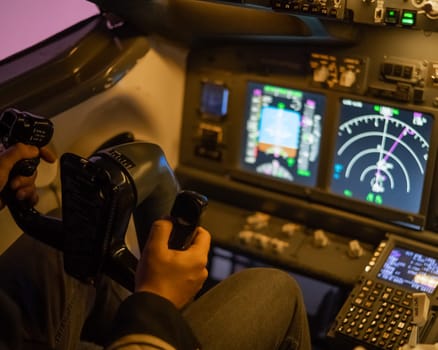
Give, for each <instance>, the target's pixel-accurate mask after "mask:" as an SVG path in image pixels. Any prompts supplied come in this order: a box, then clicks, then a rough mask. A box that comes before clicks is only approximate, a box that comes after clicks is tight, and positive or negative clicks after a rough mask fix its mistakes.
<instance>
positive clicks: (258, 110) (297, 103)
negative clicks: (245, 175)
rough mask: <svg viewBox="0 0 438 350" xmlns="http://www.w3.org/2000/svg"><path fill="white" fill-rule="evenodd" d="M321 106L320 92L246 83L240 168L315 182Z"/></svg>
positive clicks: (287, 179) (323, 106)
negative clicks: (244, 122)
mask: <svg viewBox="0 0 438 350" xmlns="http://www.w3.org/2000/svg"><path fill="white" fill-rule="evenodd" d="M324 108H325V97H324V95H322V94H317V93H311V92H306V91H301V90H295V89H290V88H285V87H279V86H273V85H269V84H261V83H254V82H250V83H248V95H247V110H246V116H245V117H246V119H245V121H246V125H245V134H244V146H243V148H244V150H243V152H242V156H241V166H242V168H243V169H245V170H247V171H250V172H253V173H258V174H264V175H267V176H270V177H273V178H280V179H282V180H286V181H290V182H293V183H296V184H299V185H305V186H314V185H315V184H316V179H317V170H318V159H319V153H320V140H321V130H322V115H323V113H324Z"/></svg>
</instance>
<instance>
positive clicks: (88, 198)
mask: <svg viewBox="0 0 438 350" xmlns="http://www.w3.org/2000/svg"><path fill="white" fill-rule="evenodd" d="M5 116H6V118H5ZM21 117H23V114H22V112H19V111H17V110H12V109H9V110H6V111H5V112H4V113H3V114H2V116H1V117H0V137H2V135H8V136H7V137H2V139H1V140H2V143H3V144H4V145H5V147H8V146H10V144H8V143H7V142H5V140H10V139H12V137H11V136H13V135H11V134H13V133H14V132H15V131H16V129H15V128H14V125H16V122H17V120H18V119H19V118H21ZM25 117H26V118H25V119H29V120H30V122H29V121H27V122H28V126H29V128H34V127H35V124H32V121H35V120H37V121H38V130H28V134H29V135H30V134H32V132H31V131H35V132H36V133H37V134H45V131H47V135H49V134H50V136H48V137H47V138H46V139H47V140H46V141H47V142H46V143H45V144H47V143H48V142H49V140H50V137H51V134H52V132H51V131H48V130H51V129H52V123H51V122H50V121H49V120H47V119H35V118H39V117H35V116H31V115H26V116H25ZM33 117H35V118H33ZM14 119H15V120H14ZM2 120H3V121H4V120H8V124H7V125H6V126H5V125H4V123H3V124H2ZM11 121H12V122H11ZM27 141H29V139H28V140H27ZM18 142H24V143H28V144H32V143H31V142H30V141H29V142H25V140H20V141H18ZM43 145H44V144H41V143H40V144H38V145H37V146H38V147H41V146H43ZM19 163H20V162H19ZM19 163H17V164H16V168H19V167H20V164H19ZM60 167H61V186H62V219H60V218H57V217H52V216H47V215H43V214H41V213H39V212H38V211H37V210H36V209H34V208H32V207H28V206H26V205H25V204H24V203H23V202H21V201H18V200H17V199H16V198H15V195H14V193H13V192H12V191H11V190H10V189H9V186H6V187H5V189H4V190H3V192H2V194H1V195H2V198H3V199H4V200H5V201H6V203H7V204H8V206H9V209H10V212H11V214H12V216H13V218H14V220H15V221H16V223H17V225H18V226H19V227H20V228H21V229H22V230H23V231H24V232H25V233H26V234H29V235H31V236H33V237H34V238H36V239H38V240H40V241H42V242H44V243H46V244H48V245H50V246H52V247H54V248H56V249H58V250H61V251H62V252H63V254H64V268H65V271H66V272H67V273H69V274H70V275H72V276H74V277H76V278H78V279H80V280H82V281H84V282H88V283H94V282H95V280H96V279H97V278H99V276H101V274H102V273H105V274H107V275H109V276H110V277H111V278H113V279H114V280H116V281H117V282H119V283H120V284H122V285H123V286H125V287H126V288H128V289H129V290H133V288H134V272H135V269H136V266H137V258H136V257H135V256H134V255H133V254H132V253H131V252H130V251H129V250H128V248H127V246H126V244H125V235H126V230H127V227H128V223H129V220H130V217H131V215H132V216H133V218H134V225H135V228H136V231H137V237H138V240H139V246H140V249H142V248H143V246H144V244H145V242H146V239H147V233H148V232H149V229H150V227H151V225H152V223H153V221H155V220H156V219H158V218H160V217H163V216H164V215H168V214H169V213H172V216H173V217H176V216H178V217H179V218H178V219H177V220H174V229H175V228H178V227H179V226H178V225H179V224H178V223H179V222H183V223H184V224H187V221H190V222H189V223H188V224H187V225H185V230H182V231H187V228H191V229H192V232H186V233H187V235H190V234H192V235H193V232H194V228H195V227H196V226H197V225H198V224H199V218H200V215H201V213H202V211H203V209H204V208H205V207H206V205H207V199H206V198H205V197H204V196H202V195H200V194H197V193H196V192H192V191H181V192H179V185H178V182H177V180H176V178H175V176H174V173H173V171H172V169H171V168H170V166H169V164H168V162H167V160H166V157H165V155H164V153H163V152H162V150H161V148H160V147H159V146H157V145H155V144H152V143H146V142H130V143H126V144H122V145H117V146H114V147H110V148H107V149H104V150H100V151H96V152H95V153H94V154H93V155H92V156H90V157H89V158H88V159H85V158H82V157H80V156H77V155H75V154H72V153H65V154H63V155H62V156H61V159H60ZM35 168H36V165H35V167H34V169H35ZM17 171H18V172H19V173H20V170H19V169H18V170H17ZM12 173H14V174H16V171H13V172H12ZM29 173H30V174H32V173H33V171H32V172H30V171H27V173H26V174H29ZM178 202H179V203H180V204H177V203H178ZM181 203H182V205H181ZM187 203H188V205H187ZM187 208H191V209H190V213H187ZM181 210H182V211H181ZM172 234H174V232H172ZM190 239H191V238H190V237H187V239H184V240H181V239H178V240H177V241H181V244H180V246H170V244H169V248H171V249H186V248H187V244H186V243H187V242H189V240H190ZM174 241H175V240H174Z"/></svg>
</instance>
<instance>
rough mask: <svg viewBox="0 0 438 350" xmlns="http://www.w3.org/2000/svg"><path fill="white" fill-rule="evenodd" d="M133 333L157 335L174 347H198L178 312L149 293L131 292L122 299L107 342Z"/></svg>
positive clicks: (179, 348)
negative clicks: (131, 293)
mask: <svg viewBox="0 0 438 350" xmlns="http://www.w3.org/2000/svg"><path fill="white" fill-rule="evenodd" d="M133 334H147V335H151V336H154V337H157V338H159V339H162V340H163V341H165V342H167V343H169V344H171V345H172V346H173V347H175V348H176V349H178V350H186V349H187V350H194V349H200V345H199V343H198V341H197V340H196V337H195V336H194V334H193V332H192V330H191V329H190V327H189V325H188V324H187V322H186V321H185V320H184V319H183V317H182V315H181V313H180V311H179V310H178V309H177V308H176V307H175V306H174V305H173V304H172V303H171V302H170V301H168V300H167V299H164V298H162V297H160V296H158V295H156V294H152V293H146V292H141V293H134V294H133V295H131V296H129V297H128V298H127V299H126V300H124V301H123V303H122V304H121V305H120V308H119V310H118V313H117V315H116V317H115V320H114V324H113V331H112V333H111V335H110V338H109V342H110V343H111V342H114V341H116V340H117V339H119V338H122V337H125V336H128V335H133Z"/></svg>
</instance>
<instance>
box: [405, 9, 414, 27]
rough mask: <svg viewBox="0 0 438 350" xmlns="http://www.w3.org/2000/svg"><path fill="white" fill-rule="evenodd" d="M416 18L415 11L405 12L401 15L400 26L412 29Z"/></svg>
mask: <svg viewBox="0 0 438 350" xmlns="http://www.w3.org/2000/svg"><path fill="white" fill-rule="evenodd" d="M416 17H417V12H416V11H409V10H405V11H403V13H402V18H401V24H402V25H404V26H410V27H412V26H414V25H415V19H416Z"/></svg>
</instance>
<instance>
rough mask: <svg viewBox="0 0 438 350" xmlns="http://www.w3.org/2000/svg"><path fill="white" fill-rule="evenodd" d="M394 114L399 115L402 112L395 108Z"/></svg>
mask: <svg viewBox="0 0 438 350" xmlns="http://www.w3.org/2000/svg"><path fill="white" fill-rule="evenodd" d="M392 113H393V115H399V114H400V110H398V109H397V108H393V109H392Z"/></svg>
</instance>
